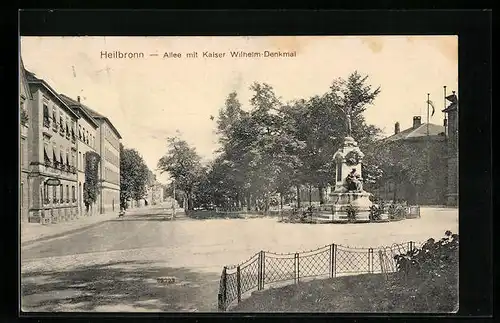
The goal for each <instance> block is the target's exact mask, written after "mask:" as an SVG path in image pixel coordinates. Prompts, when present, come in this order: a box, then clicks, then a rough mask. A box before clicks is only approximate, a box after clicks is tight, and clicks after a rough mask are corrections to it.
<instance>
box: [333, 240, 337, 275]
mask: <svg viewBox="0 0 500 323" xmlns="http://www.w3.org/2000/svg"><path fill="white" fill-rule="evenodd" d="M333 277H337V245H336V244H333Z"/></svg>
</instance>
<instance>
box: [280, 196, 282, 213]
mask: <svg viewBox="0 0 500 323" xmlns="http://www.w3.org/2000/svg"><path fill="white" fill-rule="evenodd" d="M282 210H283V194H281V193H280V211H282Z"/></svg>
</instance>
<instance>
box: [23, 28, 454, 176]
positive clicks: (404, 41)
mask: <svg viewBox="0 0 500 323" xmlns="http://www.w3.org/2000/svg"><path fill="white" fill-rule="evenodd" d="M266 50H268V51H296V57H281V58H269V57H267V58H266V57H261V58H232V57H231V56H230V53H229V52H230V51H252V52H263V51H266ZM101 51H107V52H108V53H109V52H113V51H120V52H143V53H144V58H142V59H128V58H122V59H120V58H108V59H103V58H101ZM194 51H196V52H198V58H187V57H186V53H189V52H194ZM204 51H210V52H212V51H213V52H219V53H226V55H225V57H223V58H203V57H202V56H203V55H202V54H203V52H204ZM165 52H176V53H181V54H182V58H164V57H163V56H164V53H165ZM151 53H158V54H159V56H156V57H155V56H149V54H151ZM21 54H22V57H23V61H24V65H25V67H26V68H27V69H28V70H30V71H31V72H33V73H35V74H36V75H37V76H38V77H39V78H42V79H44V80H45V81H47V82H48V83H49V84H50V85H51V86H52V87H53V88H54V89H55V90H56V91H58V92H59V93H64V94H66V95H69V96H70V97H73V98H76V97H77V96H78V95H80V97H81V100H82V103H84V104H86V105H87V106H89V107H90V108H92V109H94V110H96V111H98V112H99V113H101V114H104V115H106V116H107V117H108V118H110V120H111V121H112V122H113V124H114V125H115V127H116V128H117V129H118V131H119V132H120V134H121V135H122V137H123V144H124V145H125V146H126V147H127V148H135V149H137V150H138V151H139V153H141V154H142V156H143V158H144V160H145V161H146V163H147V165H148V166H149V168H150V169H152V170H155V169H156V165H157V162H158V159H159V158H160V157H161V156H163V155H164V154H165V152H166V151H167V144H166V138H167V137H168V136H171V135H175V132H176V130H179V131H180V133H181V136H182V138H184V139H186V140H187V141H188V142H189V143H190V144H191V145H193V146H194V147H196V149H197V151H198V153H199V154H200V155H202V156H203V157H204V158H205V159H210V158H212V156H213V151H214V150H215V149H216V148H217V136H216V135H215V128H216V119H214V120H213V121H212V120H210V116H211V115H213V116H214V117H216V118H217V116H218V111H219V109H220V108H221V107H223V106H224V102H225V100H226V98H227V96H228V94H229V93H230V92H231V91H237V93H238V97H239V99H240V102H241V103H242V105H243V108H244V109H246V110H248V109H249V99H250V97H251V94H252V93H251V92H250V91H249V89H248V88H249V86H250V85H251V84H252V83H253V82H255V81H256V82H266V83H268V84H270V85H271V86H273V88H274V90H275V93H276V94H277V95H278V96H279V97H281V99H282V101H283V102H287V101H290V100H294V99H300V98H305V99H307V98H309V97H311V96H313V95H316V94H318V95H321V94H323V93H326V92H327V91H328V89H329V86H330V84H331V82H332V81H333V80H334V79H335V78H338V77H342V78H345V77H347V76H348V75H349V74H350V73H351V72H353V71H354V70H358V72H360V73H362V74H367V75H369V79H368V80H369V83H370V84H372V85H373V86H374V87H375V86H379V85H380V86H381V93H380V94H379V96H378V97H377V99H376V100H375V102H374V105H373V107H370V108H368V110H367V111H366V113H365V117H366V120H367V122H368V123H371V124H374V125H376V126H378V127H380V128H382V129H383V130H384V132H385V133H386V134H387V135H390V134H392V132H393V131H394V123H395V122H396V121H399V122H400V124H401V130H403V129H406V128H408V127H410V126H411V124H412V119H413V116H415V115H421V116H422V122H425V121H426V113H427V112H426V109H427V104H426V100H427V93H430V98H431V101H433V102H434V105H435V107H436V113H435V115H434V117H432V118H431V119H430V122H431V123H435V124H442V123H443V113H442V112H441V110H442V109H443V108H444V97H443V86H444V85H446V86H447V92H448V93H451V91H457V94H458V37H457V36H366V37H359V36H349V37H346V36H335V37H327V36H316V37H309V36H304V37H293V36H287V37H267V36H266V37H21ZM159 180H160V181H162V182H166V180H167V177H166V176H159Z"/></svg>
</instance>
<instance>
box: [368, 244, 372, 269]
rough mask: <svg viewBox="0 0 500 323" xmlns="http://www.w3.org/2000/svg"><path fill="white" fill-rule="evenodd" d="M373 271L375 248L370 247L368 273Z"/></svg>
mask: <svg viewBox="0 0 500 323" xmlns="http://www.w3.org/2000/svg"><path fill="white" fill-rule="evenodd" d="M372 272H373V249H372V248H368V273H369V274H371V273H372Z"/></svg>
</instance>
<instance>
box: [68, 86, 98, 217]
mask: <svg viewBox="0 0 500 323" xmlns="http://www.w3.org/2000/svg"><path fill="white" fill-rule="evenodd" d="M60 96H61V98H62V99H63V100H64V102H66V104H67V105H68V106H69V107H70V108H71V109H72V110H73V111H74V112H75V113H76V114H77V115H78V116H79V119H78V129H77V131H76V137H77V140H78V154H77V169H78V175H77V179H78V189H77V195H78V214H79V215H81V216H89V215H96V214H99V212H100V204H99V201H100V192H98V193H97V199H96V201H95V202H94V203H89V204H88V205H86V204H85V203H84V190H85V189H86V182H85V176H86V175H85V166H86V165H85V161H86V154H87V153H88V152H94V153H97V154H99V151H100V141H99V124H98V122H97V121H96V120H95V119H94V118H93V117H92V116H91V115H89V114H88V113H87V111H86V109H85V108H84V105H83V104H81V103H80V97H77V99H76V100H74V99H72V98H70V97H69V96H67V95H64V94H60ZM98 172H99V173H100V163H99V171H98Z"/></svg>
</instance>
